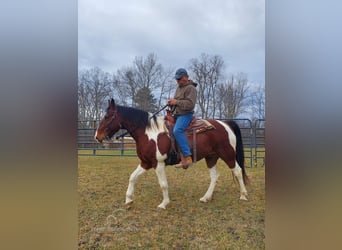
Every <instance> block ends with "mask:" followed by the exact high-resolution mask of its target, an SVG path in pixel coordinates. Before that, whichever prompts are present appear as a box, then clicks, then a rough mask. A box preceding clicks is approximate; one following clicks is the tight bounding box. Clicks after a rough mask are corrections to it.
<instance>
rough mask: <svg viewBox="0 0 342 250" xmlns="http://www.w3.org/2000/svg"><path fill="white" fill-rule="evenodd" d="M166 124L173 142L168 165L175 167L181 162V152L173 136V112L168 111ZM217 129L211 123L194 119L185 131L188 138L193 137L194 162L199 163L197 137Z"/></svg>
mask: <svg viewBox="0 0 342 250" xmlns="http://www.w3.org/2000/svg"><path fill="white" fill-rule="evenodd" d="M165 124H166V128H167V129H168V130H169V135H170V140H171V148H170V152H169V154H168V158H167V159H166V162H165V163H166V165H174V164H177V163H178V162H179V161H180V156H179V155H180V152H179V148H178V145H177V143H176V140H175V137H174V135H173V128H174V126H175V118H174V117H173V115H172V112H171V110H166V116H165ZM211 129H216V128H215V126H214V125H212V124H211V123H210V122H208V121H207V120H204V119H199V118H196V117H193V118H192V120H191V122H190V124H189V126H188V127H187V128H186V129H185V131H184V133H185V135H186V136H187V137H188V139H189V136H190V135H192V139H193V148H192V151H193V162H196V161H197V149H196V148H197V145H196V144H197V143H196V137H197V134H199V133H204V132H206V131H208V130H211Z"/></svg>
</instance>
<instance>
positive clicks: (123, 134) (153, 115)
mask: <svg viewBox="0 0 342 250" xmlns="http://www.w3.org/2000/svg"><path fill="white" fill-rule="evenodd" d="M167 106H168V104H166V105H165V106H164V107H162V108H161V109H160V110H158V111H157V112H155V113H153V114H152V116H151V117H150V118H149V120H151V119H152V118H153V117H155V116H156V115H157V114H159V113H160V112H161V111H163V110H164V109H165V108H166V107H167ZM136 129H137V127H136V128H135V129H133V130H132V131H131V132H134V131H135V130H136ZM127 134H129V132H128V131H126V132H124V133H122V134H121V135H118V136H117V137H115V138H116V140H118V139H119V138H121V137H124V136H125V135H127Z"/></svg>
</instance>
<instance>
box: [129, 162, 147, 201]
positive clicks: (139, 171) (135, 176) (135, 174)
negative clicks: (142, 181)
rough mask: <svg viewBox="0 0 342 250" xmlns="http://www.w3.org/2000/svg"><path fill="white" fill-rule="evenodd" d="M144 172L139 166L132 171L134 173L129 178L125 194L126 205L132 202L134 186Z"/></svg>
mask: <svg viewBox="0 0 342 250" xmlns="http://www.w3.org/2000/svg"><path fill="white" fill-rule="evenodd" d="M145 172H146V169H143V168H142V167H141V165H140V164H139V165H138V167H137V168H136V169H135V170H134V172H133V173H132V174H131V176H130V177H129V184H128V188H127V192H126V204H130V203H132V202H133V193H134V185H135V183H136V182H137V179H138V177H139V175H141V174H143V173H145Z"/></svg>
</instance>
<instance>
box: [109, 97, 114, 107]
mask: <svg viewBox="0 0 342 250" xmlns="http://www.w3.org/2000/svg"><path fill="white" fill-rule="evenodd" d="M108 106H109V107H111V108H113V109H115V101H114V99H113V98H111V99H110V101H108Z"/></svg>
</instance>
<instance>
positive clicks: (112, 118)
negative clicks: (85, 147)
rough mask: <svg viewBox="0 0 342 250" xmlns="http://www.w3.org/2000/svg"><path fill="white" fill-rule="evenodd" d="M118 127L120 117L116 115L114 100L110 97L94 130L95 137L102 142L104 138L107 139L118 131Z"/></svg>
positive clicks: (119, 126)
mask: <svg viewBox="0 0 342 250" xmlns="http://www.w3.org/2000/svg"><path fill="white" fill-rule="evenodd" d="M120 128H121V121H120V117H119V116H118V111H117V109H116V105H115V101H114V100H113V98H112V99H111V100H108V107H107V109H106V113H105V115H104V117H103V118H102V120H101V121H100V124H99V126H98V128H97V130H96V133H95V139H96V140H97V141H98V142H102V141H103V140H104V139H109V138H111V137H112V136H113V135H114V134H115V133H116V132H118V131H119V129H120Z"/></svg>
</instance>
